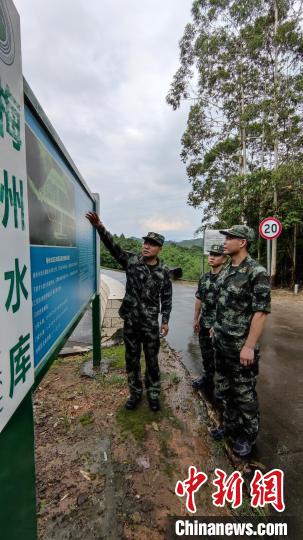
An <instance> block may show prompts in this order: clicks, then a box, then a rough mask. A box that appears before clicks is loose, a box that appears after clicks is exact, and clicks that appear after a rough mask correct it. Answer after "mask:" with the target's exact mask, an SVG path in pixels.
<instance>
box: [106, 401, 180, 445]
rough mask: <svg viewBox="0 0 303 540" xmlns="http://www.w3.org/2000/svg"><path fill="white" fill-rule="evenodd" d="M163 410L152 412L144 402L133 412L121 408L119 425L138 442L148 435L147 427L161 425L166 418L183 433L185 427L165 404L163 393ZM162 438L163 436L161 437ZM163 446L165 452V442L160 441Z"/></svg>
mask: <svg viewBox="0 0 303 540" xmlns="http://www.w3.org/2000/svg"><path fill="white" fill-rule="evenodd" d="M160 401H161V410H160V411H158V412H157V413H155V412H153V411H151V410H150V408H149V406H148V404H147V403H146V402H145V401H143V402H142V403H140V404H139V406H138V407H137V409H135V410H133V411H127V410H126V409H124V406H123V407H121V408H120V409H119V410H118V412H117V415H116V419H117V422H118V424H119V425H120V427H121V430H122V432H124V433H131V434H132V435H133V437H134V438H135V439H136V440H137V441H141V442H142V441H143V440H144V438H145V435H146V429H145V428H146V426H148V425H149V424H152V423H153V422H156V423H160V422H161V421H162V420H163V419H164V418H167V419H169V422H170V424H171V425H172V426H173V427H175V428H177V429H180V430H182V431H183V429H184V425H183V422H182V421H181V420H179V419H178V418H177V417H176V416H175V415H174V414H173V412H172V410H171V408H170V407H168V406H167V405H166V403H165V400H164V396H163V394H162V393H161V397H160ZM161 437H162V435H161ZM161 444H162V450H163V451H164V452H166V450H165V448H166V447H165V444H166V443H165V440H164V439H163V440H162V443H161V439H160V446H161Z"/></svg>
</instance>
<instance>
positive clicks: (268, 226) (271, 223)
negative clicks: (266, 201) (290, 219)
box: [259, 217, 282, 240]
mask: <svg viewBox="0 0 303 540" xmlns="http://www.w3.org/2000/svg"><path fill="white" fill-rule="evenodd" d="M281 232H282V223H281V222H280V221H279V220H278V219H277V218H274V217H268V218H266V219H263V221H261V223H260V225H259V233H260V236H262V238H264V239H265V240H274V239H275V238H278V236H280V234H281Z"/></svg>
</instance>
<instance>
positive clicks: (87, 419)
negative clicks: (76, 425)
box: [79, 411, 95, 426]
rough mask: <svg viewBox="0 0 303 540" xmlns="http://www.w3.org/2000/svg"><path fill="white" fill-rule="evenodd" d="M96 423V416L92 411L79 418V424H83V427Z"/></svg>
mask: <svg viewBox="0 0 303 540" xmlns="http://www.w3.org/2000/svg"><path fill="white" fill-rule="evenodd" d="M94 421H95V419H94V415H93V413H92V412H91V411H89V412H87V413H84V414H83V415H82V416H80V418H79V422H81V424H82V426H88V425H89V424H92V423H93V422H94Z"/></svg>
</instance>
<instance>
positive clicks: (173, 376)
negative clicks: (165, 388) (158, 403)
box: [170, 372, 181, 384]
mask: <svg viewBox="0 0 303 540" xmlns="http://www.w3.org/2000/svg"><path fill="white" fill-rule="evenodd" d="M170 380H171V382H172V383H173V384H179V382H180V381H181V377H180V376H179V375H178V373H175V372H173V373H171V374H170Z"/></svg>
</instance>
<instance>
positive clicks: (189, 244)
mask: <svg viewBox="0 0 303 540" xmlns="http://www.w3.org/2000/svg"><path fill="white" fill-rule="evenodd" d="M166 244H176V245H177V246H180V247H187V248H191V247H193V246H198V247H200V248H202V247H203V238H193V239H192V240H181V241H180V242H174V241H173V240H168V241H167V242H166Z"/></svg>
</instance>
